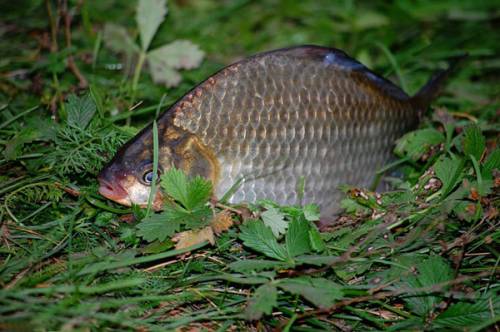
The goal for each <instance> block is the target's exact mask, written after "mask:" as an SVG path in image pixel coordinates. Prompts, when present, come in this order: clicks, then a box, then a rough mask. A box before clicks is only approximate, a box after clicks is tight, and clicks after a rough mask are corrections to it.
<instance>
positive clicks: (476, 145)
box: [463, 125, 486, 160]
mask: <svg viewBox="0 0 500 332" xmlns="http://www.w3.org/2000/svg"><path fill="white" fill-rule="evenodd" d="M485 148H486V139H485V138H484V136H483V134H482V133H481V129H479V127H478V126H477V125H469V126H467V127H466V128H465V130H464V139H463V150H464V154H465V155H466V156H469V155H471V156H474V158H476V160H481V156H482V155H483V152H484V149H485Z"/></svg>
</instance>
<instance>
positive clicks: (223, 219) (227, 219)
mask: <svg viewBox="0 0 500 332" xmlns="http://www.w3.org/2000/svg"><path fill="white" fill-rule="evenodd" d="M210 226H211V227H212V230H213V231H214V233H215V234H217V235H219V234H220V233H222V232H224V231H227V230H228V229H229V228H231V226H233V218H231V214H230V213H229V211H222V212H219V213H217V214H216V215H215V216H214V218H213V219H212V221H211V222H210Z"/></svg>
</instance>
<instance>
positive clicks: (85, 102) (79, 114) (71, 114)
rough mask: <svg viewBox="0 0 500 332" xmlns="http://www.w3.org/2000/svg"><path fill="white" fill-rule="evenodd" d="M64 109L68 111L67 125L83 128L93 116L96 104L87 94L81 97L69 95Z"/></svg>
mask: <svg viewBox="0 0 500 332" xmlns="http://www.w3.org/2000/svg"><path fill="white" fill-rule="evenodd" d="M66 110H67V112H68V125H70V126H74V127H78V128H80V129H85V128H86V127H87V125H88V124H89V122H90V120H92V118H93V117H94V114H95V112H96V106H95V103H94V101H93V100H92V97H91V96H90V95H89V94H87V95H85V96H83V97H77V96H75V95H69V96H68V101H67V102H66Z"/></svg>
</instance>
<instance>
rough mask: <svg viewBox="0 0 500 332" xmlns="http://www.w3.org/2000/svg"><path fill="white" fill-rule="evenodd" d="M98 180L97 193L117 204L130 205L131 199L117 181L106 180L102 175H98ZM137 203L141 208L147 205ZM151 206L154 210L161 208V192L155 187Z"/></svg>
mask: <svg viewBox="0 0 500 332" xmlns="http://www.w3.org/2000/svg"><path fill="white" fill-rule="evenodd" d="M98 181H99V184H100V186H99V194H101V195H102V196H104V197H106V198H108V199H110V200H112V201H115V202H117V203H119V204H122V205H125V206H131V205H132V201H131V200H130V197H129V195H128V192H127V191H126V190H125V189H124V188H123V187H122V186H121V185H120V183H119V182H118V181H113V182H111V181H108V180H106V179H105V178H104V177H102V176H100V177H98ZM139 205H140V206H141V207H143V208H144V207H146V206H147V204H139ZM152 208H153V210H155V211H161V210H163V194H162V192H161V191H160V190H159V189H157V191H156V195H155V197H154V199H153V204H152Z"/></svg>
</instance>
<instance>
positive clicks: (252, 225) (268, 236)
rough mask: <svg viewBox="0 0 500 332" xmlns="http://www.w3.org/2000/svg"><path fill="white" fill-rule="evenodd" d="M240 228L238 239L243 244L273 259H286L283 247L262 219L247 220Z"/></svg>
mask: <svg viewBox="0 0 500 332" xmlns="http://www.w3.org/2000/svg"><path fill="white" fill-rule="evenodd" d="M240 229H241V233H240V239H241V240H243V244H244V245H245V246H247V247H249V248H252V249H254V250H255V251H258V252H260V253H262V254H264V255H266V256H268V257H271V258H274V259H278V260H281V261H285V260H287V259H288V255H287V252H286V250H285V248H284V247H283V246H282V245H280V244H279V243H278V241H277V240H276V238H275V237H274V235H273V232H272V231H271V229H270V228H269V227H267V226H266V225H264V223H263V222H262V221H260V220H252V221H247V222H246V223H244V224H243V225H242V226H241V228H240Z"/></svg>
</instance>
